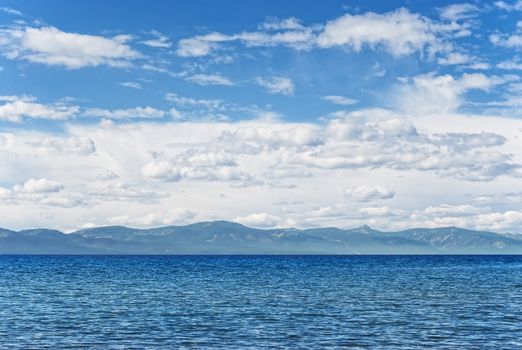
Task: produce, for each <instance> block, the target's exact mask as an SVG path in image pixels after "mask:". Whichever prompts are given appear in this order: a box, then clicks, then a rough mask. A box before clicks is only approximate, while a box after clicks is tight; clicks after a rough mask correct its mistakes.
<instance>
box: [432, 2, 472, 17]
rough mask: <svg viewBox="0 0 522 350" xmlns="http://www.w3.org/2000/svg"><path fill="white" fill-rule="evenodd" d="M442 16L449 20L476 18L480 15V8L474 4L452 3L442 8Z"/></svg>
mask: <svg viewBox="0 0 522 350" xmlns="http://www.w3.org/2000/svg"><path fill="white" fill-rule="evenodd" d="M439 11H440V17H441V18H442V19H445V20H448V21H459V20H462V19H468V18H474V17H477V16H478V15H479V12H480V9H479V8H478V7H477V6H475V5H472V4H467V3H462V4H451V5H448V6H446V7H443V8H441V9H440V10H439Z"/></svg>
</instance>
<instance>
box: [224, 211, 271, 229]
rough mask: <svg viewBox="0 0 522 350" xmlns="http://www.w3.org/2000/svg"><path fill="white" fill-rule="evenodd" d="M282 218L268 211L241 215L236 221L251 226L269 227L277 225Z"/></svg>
mask: <svg viewBox="0 0 522 350" xmlns="http://www.w3.org/2000/svg"><path fill="white" fill-rule="evenodd" d="M279 220H280V218H279V217H278V216H275V215H270V214H267V213H254V214H250V215H247V216H239V217H237V218H235V219H234V221H236V222H239V223H240V224H243V225H246V226H250V227H260V228H268V227H275V226H277V224H278V222H279Z"/></svg>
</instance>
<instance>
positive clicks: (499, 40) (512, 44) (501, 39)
mask: <svg viewBox="0 0 522 350" xmlns="http://www.w3.org/2000/svg"><path fill="white" fill-rule="evenodd" d="M489 41H490V42H491V43H492V44H493V45H495V46H502V47H507V48H510V49H521V48H522V34H521V33H519V32H517V33H514V34H491V35H490V36H489Z"/></svg>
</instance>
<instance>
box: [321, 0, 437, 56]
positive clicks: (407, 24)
mask: <svg viewBox="0 0 522 350" xmlns="http://www.w3.org/2000/svg"><path fill="white" fill-rule="evenodd" d="M436 43H437V37H436V35H435V33H434V30H433V27H432V26H431V23H430V20H428V19H426V18H425V17H422V16H420V15H418V14H413V13H411V12H409V11H408V10H406V9H404V8H402V9H398V10H396V11H393V12H388V13H385V14H377V13H373V12H367V13H364V14H358V15H352V14H346V15H344V16H342V17H339V18H337V19H335V20H333V21H330V22H328V23H327V24H326V25H325V27H324V30H323V31H322V32H321V33H320V34H319V35H318V37H317V45H318V46H319V47H322V48H328V47H335V46H343V47H347V48H350V49H352V50H354V51H361V50H362V49H363V48H364V47H365V46H367V47H370V48H377V47H382V48H383V49H385V50H386V51H388V52H390V53H391V54H392V55H393V56H402V55H408V54H412V53H413V52H416V51H423V50H424V49H426V48H427V47H430V46H434V45H435V44H436Z"/></svg>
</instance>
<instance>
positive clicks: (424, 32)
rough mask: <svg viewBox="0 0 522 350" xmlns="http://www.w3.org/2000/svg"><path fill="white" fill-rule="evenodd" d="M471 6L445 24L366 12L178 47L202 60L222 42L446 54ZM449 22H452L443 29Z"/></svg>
mask: <svg viewBox="0 0 522 350" xmlns="http://www.w3.org/2000/svg"><path fill="white" fill-rule="evenodd" d="M474 11H475V8H472V5H469V6H466V5H459V6H454V7H451V6H450V7H448V8H446V9H443V11H442V18H443V20H444V22H436V21H433V20H430V19H428V18H426V17H424V16H421V15H419V14H416V13H411V12H410V11H409V10H407V9H404V8H401V9H398V10H395V11H392V12H387V13H383V14H379V13H374V12H366V13H362V14H346V15H344V16H341V17H339V18H336V19H333V20H331V21H328V22H327V23H325V24H320V25H314V26H310V27H307V26H304V25H303V24H301V22H300V21H299V20H298V19H296V18H293V17H291V18H287V19H283V20H271V21H268V22H265V23H263V24H261V25H260V26H259V30H258V31H253V32H248V31H244V32H241V33H236V34H223V33H219V32H212V33H209V34H205V35H197V36H194V37H190V38H184V39H182V40H180V41H179V42H178V48H177V51H176V52H177V54H178V55H179V56H182V57H204V56H208V55H211V54H213V53H214V52H215V51H218V50H220V49H221V48H222V45H224V44H225V43H228V44H236V43H241V44H243V45H244V46H246V47H270V46H278V45H281V46H287V47H291V48H294V49H297V50H310V49H313V48H332V47H343V48H346V49H350V50H353V51H361V50H362V49H363V48H371V49H382V50H385V51H387V52H389V53H390V54H392V55H393V56H403V55H409V54H412V53H415V52H420V53H423V52H427V53H428V54H430V55H433V54H435V53H436V52H439V51H444V50H445V49H447V46H448V45H445V38H446V37H447V36H448V35H454V36H464V35H469V34H470V32H469V24H468V23H459V24H457V23H456V22H455V21H457V20H460V19H467V18H470V17H472V13H473V12H474ZM448 21H453V23H451V24H448Z"/></svg>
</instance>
